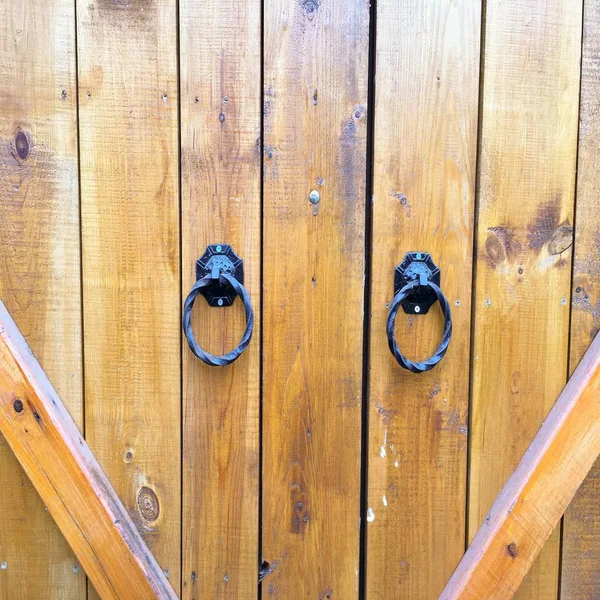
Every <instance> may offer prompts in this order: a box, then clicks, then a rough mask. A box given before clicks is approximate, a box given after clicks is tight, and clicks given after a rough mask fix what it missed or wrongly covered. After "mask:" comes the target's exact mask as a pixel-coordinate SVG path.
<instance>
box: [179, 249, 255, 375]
mask: <svg viewBox="0 0 600 600" xmlns="http://www.w3.org/2000/svg"><path fill="white" fill-rule="evenodd" d="M243 283H244V263H243V261H242V259H241V258H240V257H239V256H238V255H237V254H236V253H235V252H234V251H233V249H232V248H231V246H229V245H228V244H211V245H209V246H207V248H206V250H205V251H204V254H203V255H202V256H201V257H200V258H199V259H198V260H197V261H196V283H195V284H194V285H193V286H192V289H191V290H190V293H189V294H188V297H187V298H186V299H185V303H184V305H183V331H184V333H185V337H186V338H187V341H188V344H189V346H190V350H191V351H192V352H193V353H194V354H195V355H196V356H197V357H198V358H199V359H200V360H201V361H202V362H205V363H206V364H207V365H210V366H212V367H223V366H225V365H229V364H231V363H232V362H233V361H235V360H237V359H238V358H239V357H240V355H241V354H242V352H243V351H244V350H245V349H246V348H247V347H248V344H249V343H250V340H251V339H252V331H253V329H254V311H253V310H252V305H251V304H250V296H249V295H248V292H247V290H246V288H245V287H244V285H243ZM198 294H202V295H203V296H204V297H205V298H206V301H207V302H208V305H209V306H214V307H225V306H231V305H232V304H233V301H234V300H235V299H236V297H237V296H238V295H239V296H240V298H241V299H242V302H243V303H244V310H245V311H246V331H244V335H243V336H242V339H241V340H240V343H239V344H238V346H237V348H235V350H232V351H231V352H228V353H227V354H224V355H223V356H215V355H214V354H210V353H209V352H206V350H203V349H202V348H201V347H200V344H198V342H197V341H196V338H195V337H194V334H193V332H192V326H191V318H192V307H193V306H194V301H195V300H196V297H197V296H198Z"/></svg>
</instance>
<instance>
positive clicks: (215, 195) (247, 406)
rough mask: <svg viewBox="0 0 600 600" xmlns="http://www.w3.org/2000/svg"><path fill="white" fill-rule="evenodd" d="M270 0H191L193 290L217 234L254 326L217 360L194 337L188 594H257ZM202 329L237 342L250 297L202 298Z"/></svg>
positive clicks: (187, 47)
mask: <svg viewBox="0 0 600 600" xmlns="http://www.w3.org/2000/svg"><path fill="white" fill-rule="evenodd" d="M260 18H261V3H260V1H259V0H233V1H231V2H218V1H216V0H210V1H208V2H204V3H198V2H195V1H193V0H182V1H181V3H180V28H181V29H180V31H181V38H180V39H181V42H180V44H181V45H180V54H181V133H182V139H181V143H182V199H183V206H182V211H183V212H182V214H183V219H182V234H183V245H182V259H183V290H182V291H183V295H184V298H185V296H186V295H187V293H188V292H189V289H190V288H191V286H192V285H193V283H194V282H195V262H196V260H197V259H198V257H199V256H201V255H202V254H203V252H204V250H205V248H206V246H207V245H208V244H215V243H227V244H230V245H231V246H232V247H233V249H234V250H235V251H236V252H237V253H238V254H239V256H240V257H241V258H242V259H243V260H244V285H245V287H246V289H248V291H249V293H250V296H251V299H252V304H253V307H254V311H255V326H254V336H253V339H252V342H251V344H250V346H249V347H248V348H247V350H246V351H245V352H244V354H242V356H241V357H240V358H239V359H238V360H237V361H236V362H235V363H233V364H232V365H230V366H227V367H209V366H207V365H205V364H204V363H202V362H201V361H200V360H199V359H197V358H196V357H195V356H194V355H193V354H192V353H191V351H190V350H189V348H188V346H187V342H185V341H184V348H183V358H184V360H183V365H184V388H183V389H184V429H183V435H184V439H183V443H184V445H183V448H184V450H183V490H184V495H183V540H184V543H183V553H184V554H183V597H184V598H189V599H191V598H239V599H242V598H248V599H250V598H251V599H253V600H255V599H256V594H257V580H258V492H259V490H258V475H259V447H258V445H259V360H260V357H259V350H260V252H261V240H260V229H261V225H260V214H261V198H260V143H261V140H260V128H261V106H260V98H261V83H260V82H261V25H260ZM192 324H193V325H194V332H195V336H196V339H197V340H198V341H199V342H200V344H201V345H202V346H203V347H204V348H205V349H207V350H209V351H210V352H213V353H216V354H224V353H225V352H229V351H230V350H231V349H233V348H234V347H235V346H236V345H237V343H238V341H239V339H240V337H241V334H242V332H243V331H244V327H245V316H244V309H243V305H242V302H241V300H240V299H237V300H236V301H235V303H234V305H233V307H231V308H209V307H208V305H207V303H206V302H205V300H204V298H202V297H200V298H198V300H197V302H196V304H195V307H194V312H193V316H192Z"/></svg>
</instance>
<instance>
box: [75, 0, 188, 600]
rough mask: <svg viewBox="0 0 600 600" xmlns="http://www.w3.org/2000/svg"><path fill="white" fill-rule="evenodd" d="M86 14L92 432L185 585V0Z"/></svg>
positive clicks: (100, 3)
mask: <svg viewBox="0 0 600 600" xmlns="http://www.w3.org/2000/svg"><path fill="white" fill-rule="evenodd" d="M77 20H78V23H77V42H78V65H79V132H80V157H81V164H80V172H81V219H82V251H83V256H82V258H83V305H84V359H85V360H84V362H85V434H86V438H87V440H88V443H89V444H90V447H91V448H92V450H93V451H94V453H95V454H96V456H97V458H98V462H99V463H100V464H101V465H102V467H103V468H104V469H105V470H106V473H107V475H108V476H109V477H110V479H111V481H112V483H113V485H114V486H115V489H116V490H117V492H118V494H119V495H120V497H121V499H122V500H123V503H124V504H125V506H126V507H127V509H128V510H129V512H130V514H131V515H132V516H133V518H134V521H135V523H136V526H137V527H138V528H139V530H140V531H141V532H142V533H143V535H144V538H145V540H146V542H147V543H148V545H149V547H150V548H151V550H152V551H153V552H154V553H155V556H156V558H157V560H158V561H159V563H160V565H161V567H162V568H163V570H164V571H165V572H167V573H168V575H169V578H170V580H171V582H172V584H173V586H174V588H175V590H176V591H177V590H179V587H180V565H181V519H180V517H181V499H180V472H181V462H180V456H181V447H180V443H181V436H180V428H181V421H180V413H181V410H180V404H181V375H180V372H181V364H180V359H181V334H180V331H181V329H180V327H181V326H180V312H181V311H180V302H181V285H180V259H179V245H180V235H179V219H180V216H179V197H178V196H179V194H178V177H179V168H178V117H177V104H178V103H177V73H178V70H177V18H176V2H175V0H167V1H165V2H160V3H158V2H157V3H154V2H150V3H147V2H143V3H142V2H112V1H110V2H108V1H105V0H94V1H90V2H84V3H82V4H81V5H79V6H78V10H77Z"/></svg>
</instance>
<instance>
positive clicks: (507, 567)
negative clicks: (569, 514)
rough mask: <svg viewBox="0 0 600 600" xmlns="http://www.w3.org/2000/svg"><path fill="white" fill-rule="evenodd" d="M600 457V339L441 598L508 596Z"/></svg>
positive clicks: (599, 337)
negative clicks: (599, 456)
mask: <svg viewBox="0 0 600 600" xmlns="http://www.w3.org/2000/svg"><path fill="white" fill-rule="evenodd" d="M543 376H544V373H540V377H543ZM599 454H600V334H598V335H597V336H596V338H595V339H594V341H593V342H592V344H591V346H590V347H589V349H588V351H587V352H586V354H585V356H584V357H583V360H582V361H581V362H580V363H579V366H578V367H577V369H576V370H575V373H573V376H572V377H571V379H570V380H569V382H568V383H567V385H566V386H565V388H564V390H563V392H562V394H561V395H560V397H559V398H558V400H557V401H556V404H555V405H554V407H553V408H552V410H551V411H550V414H549V415H548V417H547V418H546V420H545V421H544V423H543V425H542V427H541V428H540V430H539V431H538V433H537V435H536V436H535V438H534V440H533V442H532V443H531V445H530V446H529V448H528V449H527V452H525V455H524V456H523V458H522V459H521V462H520V463H519V466H518V467H517V468H516V470H515V471H514V473H513V474H512V475H511V477H510V479H509V480H508V482H507V483H506V485H505V486H504V489H503V490H502V492H501V493H500V495H499V496H498V497H497V498H496V501H495V502H494V506H493V507H492V510H491V511H490V513H489V515H488V516H487V518H486V520H485V522H484V523H483V525H482V526H481V528H480V529H479V531H478V532H477V535H476V536H475V538H474V540H473V543H472V544H471V546H470V547H469V549H468V550H467V552H466V554H465V556H464V557H463V559H462V560H461V562H460V564H459V565H458V568H457V569H456V571H455V572H454V574H453V575H452V577H451V579H450V581H449V582H448V585H447V586H446V588H445V589H444V591H443V592H442V595H441V596H440V600H456V599H458V598H460V599H462V600H486V599H488V598H489V599H491V598H494V599H498V600H500V599H504V598H506V599H507V600H508V599H510V598H512V597H513V595H514V594H515V592H516V591H517V588H518V587H519V585H520V583H521V581H523V578H524V577H525V575H526V574H527V572H528V571H529V568H530V567H531V565H532V563H533V561H534V560H535V558H536V556H537V555H538V553H539V551H540V550H541V549H542V546H543V545H544V543H545V542H546V540H547V539H548V538H549V537H550V534H551V533H552V531H553V529H554V527H555V526H556V524H557V523H558V521H559V520H560V518H561V517H562V515H563V514H564V512H565V510H566V508H567V506H568V505H569V502H571V500H572V499H573V496H575V492H576V491H577V488H578V487H579V486H580V485H581V483H582V482H583V480H584V479H585V477H586V475H587V474H588V472H589V470H590V469H591V468H592V466H593V464H594V462H595V461H596V458H597V457H598V455H599Z"/></svg>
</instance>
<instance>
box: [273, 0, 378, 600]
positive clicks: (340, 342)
mask: <svg viewBox="0 0 600 600" xmlns="http://www.w3.org/2000/svg"><path fill="white" fill-rule="evenodd" d="M264 9H265V15H264V61H265V62H264V238H263V244H264V254H263V258H264V262H263V264H264V284H263V285H264V338H263V341H264V362H263V373H264V376H263V382H262V383H263V405H264V408H263V411H264V412H263V431H264V437H263V487H262V491H263V494H262V500H263V513H262V559H263V560H264V561H265V564H264V567H265V568H266V569H267V570H268V574H267V575H266V577H265V578H264V581H263V597H265V598H282V599H283V598H306V597H310V598H322V599H324V598H344V599H347V600H350V599H351V598H357V597H358V582H359V580H358V569H359V527H360V451H361V395H362V367H363V363H362V354H363V348H362V336H363V297H364V289H363V285H364V276H365V261H364V254H365V246H364V238H365V181H366V131H367V106H366V104H367V75H368V41H369V3H368V2H367V1H366V0H333V1H331V2H318V1H314V0H307V1H303V2H287V1H286V0H268V1H267V2H266V3H265V7H264ZM313 190H314V191H318V192H319V194H320V201H319V202H318V204H317V205H313V204H311V203H310V201H309V194H310V192H311V191H313ZM267 564H268V565H269V566H268V567H267Z"/></svg>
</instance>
